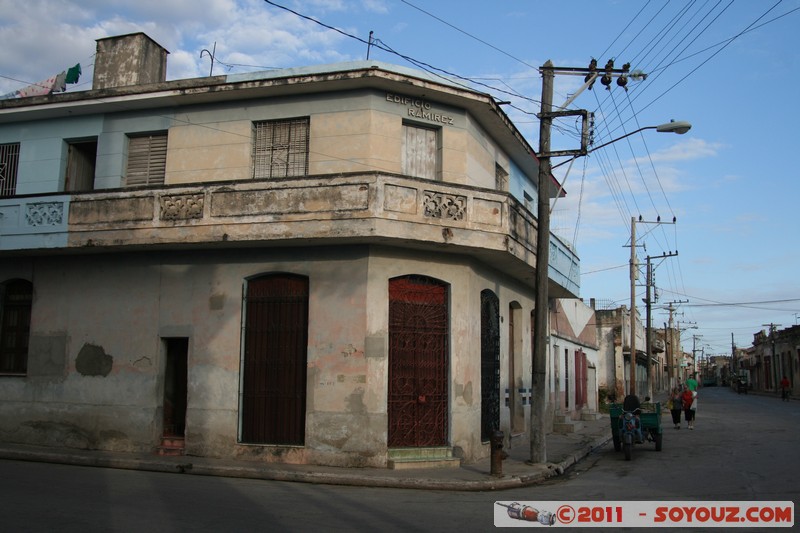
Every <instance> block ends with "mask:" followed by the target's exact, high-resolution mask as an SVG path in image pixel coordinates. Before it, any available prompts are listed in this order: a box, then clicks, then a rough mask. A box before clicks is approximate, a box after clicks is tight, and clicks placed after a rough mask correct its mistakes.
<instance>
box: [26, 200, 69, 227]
mask: <svg viewBox="0 0 800 533" xmlns="http://www.w3.org/2000/svg"><path fill="white" fill-rule="evenodd" d="M25 222H26V223H27V224H28V225H29V226H60V225H61V224H63V223H64V203H63V202H41V203H35V204H27V205H26V206H25Z"/></svg>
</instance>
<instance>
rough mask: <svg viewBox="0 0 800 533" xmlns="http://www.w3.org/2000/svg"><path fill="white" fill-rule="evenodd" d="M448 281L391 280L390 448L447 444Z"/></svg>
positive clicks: (425, 279)
mask: <svg viewBox="0 0 800 533" xmlns="http://www.w3.org/2000/svg"><path fill="white" fill-rule="evenodd" d="M447 295H448V292H447V286H446V285H445V284H444V283H442V282H439V281H437V280H434V279H430V278H426V277H423V276H407V277H402V278H395V279H392V280H389V398H388V402H389V406H388V411H389V437H388V441H389V442H388V444H389V447H390V448H398V447H422V446H444V445H446V444H447V413H448V408H447V390H448V388H447V377H448V376H447V368H448V365H447V360H448V357H447V353H448V340H449V339H448V328H449V324H448V322H449V320H448V319H449V317H448V315H449V312H448V304H447V300H448V298H447Z"/></svg>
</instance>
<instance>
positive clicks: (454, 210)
mask: <svg viewBox="0 0 800 533" xmlns="http://www.w3.org/2000/svg"><path fill="white" fill-rule="evenodd" d="M424 195H425V196H424V198H423V204H424V206H425V216H426V217H431V218H446V219H450V220H464V218H465V217H466V214H467V197H466V196H457V195H455V194H445V193H439V192H434V191H425V193H424Z"/></svg>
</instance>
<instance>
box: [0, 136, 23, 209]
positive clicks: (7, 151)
mask: <svg viewBox="0 0 800 533" xmlns="http://www.w3.org/2000/svg"><path fill="white" fill-rule="evenodd" d="M18 167H19V143H8V144H0V198H8V197H10V196H14V195H15V194H17V168H18Z"/></svg>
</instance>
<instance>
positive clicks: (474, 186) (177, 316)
mask: <svg viewBox="0 0 800 533" xmlns="http://www.w3.org/2000/svg"><path fill="white" fill-rule="evenodd" d="M97 52H98V53H97V57H96V61H95V76H94V85H93V87H92V89H91V90H87V91H82V92H70V93H63V94H51V95H46V96H36V97H30V98H22V99H16V100H4V101H0V158H2V161H0V163H1V164H2V168H3V182H2V193H1V194H0V286H1V287H2V300H0V301H2V313H3V314H2V317H3V321H2V329H0V346H2V348H0V440H2V441H4V442H15V443H27V444H36V445H45V446H66V447H74V448H86V449H99V450H115V451H131V452H148V451H153V452H155V451H157V450H159V449H160V450H161V451H162V453H171V452H174V451H175V450H177V453H185V454H187V455H196V456H210V457H243V458H250V459H252V460H258V461H271V462H284V463H303V464H304V463H308V464H321V465H336V466H372V467H386V466H393V465H396V464H397V463H399V462H403V461H422V460H425V459H431V458H434V459H439V460H444V461H447V460H450V459H452V460H458V459H460V460H461V461H464V462H472V461H475V460H477V459H479V458H482V457H485V456H487V455H488V454H489V444H488V441H489V436H490V435H491V434H492V433H493V431H495V430H496V429H501V430H503V431H504V432H505V434H506V438H507V441H508V439H511V441H512V444H514V445H516V443H517V441H521V440H526V439H527V435H526V432H527V431H528V429H527V428H528V427H529V423H530V422H529V409H530V401H529V397H530V396H529V394H528V395H527V398H526V395H525V393H524V391H525V390H526V389H527V390H528V391H530V387H531V372H530V369H531V346H532V343H531V340H532V333H533V332H532V324H533V320H532V317H533V306H534V296H535V287H534V275H535V269H536V268H537V262H536V245H535V243H536V231H537V224H536V219H535V209H536V207H535V206H536V196H537V193H538V191H537V187H536V183H537V172H538V163H537V159H536V156H535V154H534V151H533V150H532V148H531V147H530V146H529V145H528V143H527V142H526V141H525V139H524V138H523V137H522V135H521V134H520V133H519V131H517V129H516V128H515V126H514V125H513V124H512V123H511V122H510V121H509V119H508V117H507V116H506V115H505V114H504V113H503V111H502V110H501V109H500V108H499V107H498V103H497V102H496V101H494V100H493V99H492V98H491V97H490V96H488V95H486V94H483V93H480V92H476V91H474V90H471V89H467V88H464V87H463V86H460V85H457V84H454V83H450V82H448V81H446V80H443V79H441V78H438V77H436V78H434V77H433V76H431V75H429V74H427V73H425V72H419V71H413V70H409V69H406V68H403V67H398V66H394V65H388V64H383V63H380V62H376V61H368V62H363V61H362V62H354V63H346V64H336V65H327V66H319V67H307V68H297V69H286V70H278V71H270V72H257V73H250V74H237V75H228V76H213V77H206V78H198V79H186V80H174V81H165V72H166V58H167V51H166V50H164V49H163V48H162V47H160V46H159V45H158V44H157V43H155V42H154V41H152V40H151V39H150V38H149V37H147V36H146V35H145V34H142V33H137V34H132V35H124V36H119V37H110V38H106V39H101V40H99V41H98V42H97ZM557 190H558V184H557V183H556V182H555V181H553V182H552V183H551V187H550V190H549V191H546V194H549V195H551V196H554V195H555V194H556V193H557ZM550 242H551V244H550V246H551V252H550V258H551V260H550V265H549V273H550V287H549V290H550V294H551V297H553V298H557V297H574V296H575V295H577V293H578V281H577V280H578V279H579V263H578V258H577V257H576V256H575V254H574V253H573V252H572V251H571V250H570V249H569V248H568V247H566V246H565V245H564V244H563V243H561V242H560V241H559V240H558V239H557V238H556V237H551V241H550Z"/></svg>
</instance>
